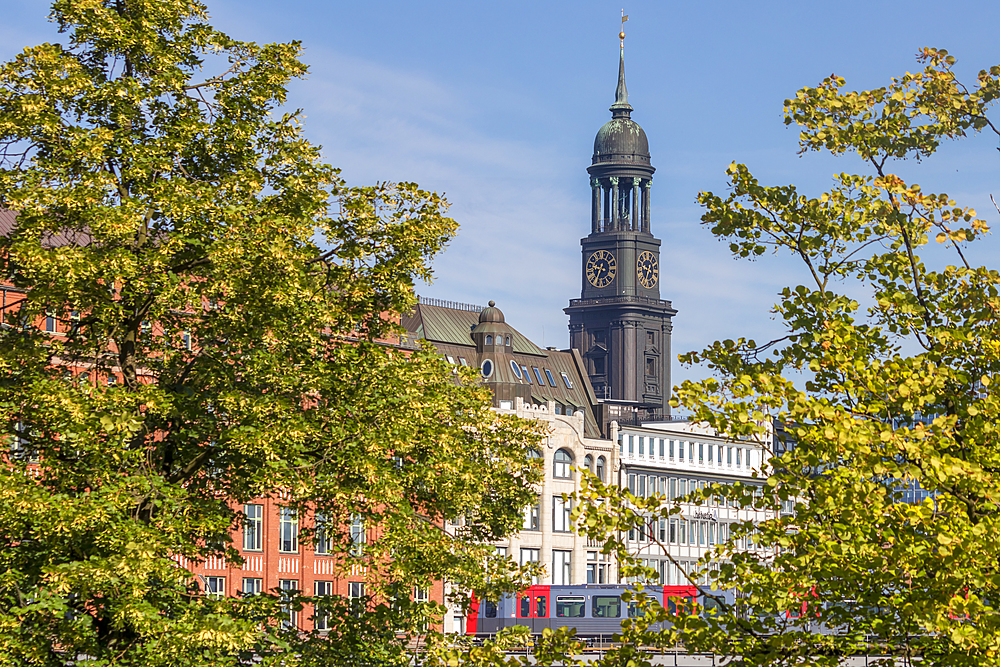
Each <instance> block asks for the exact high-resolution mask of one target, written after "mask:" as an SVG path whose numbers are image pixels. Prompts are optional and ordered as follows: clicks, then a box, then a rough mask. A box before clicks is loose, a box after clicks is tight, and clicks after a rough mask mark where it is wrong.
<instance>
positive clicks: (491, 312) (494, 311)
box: [479, 301, 504, 324]
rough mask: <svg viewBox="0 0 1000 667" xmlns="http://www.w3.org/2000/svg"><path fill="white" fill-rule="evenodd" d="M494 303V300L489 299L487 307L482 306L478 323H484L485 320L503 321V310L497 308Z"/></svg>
mask: <svg viewBox="0 0 1000 667" xmlns="http://www.w3.org/2000/svg"><path fill="white" fill-rule="evenodd" d="M496 305H497V302H496V301H490V303H489V307H487V308H483V312H481V313H479V323H480V324H484V323H486V322H496V323H500V324H502V323H503V321H504V319H503V311H502V310H500V309H499V308H497V307H496Z"/></svg>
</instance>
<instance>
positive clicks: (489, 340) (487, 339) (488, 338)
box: [486, 334, 493, 345]
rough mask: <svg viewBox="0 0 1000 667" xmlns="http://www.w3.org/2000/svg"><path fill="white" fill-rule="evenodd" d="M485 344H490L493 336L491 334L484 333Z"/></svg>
mask: <svg viewBox="0 0 1000 667" xmlns="http://www.w3.org/2000/svg"><path fill="white" fill-rule="evenodd" d="M486 344H487V345H492V344H493V336H491V335H489V334H487V335H486Z"/></svg>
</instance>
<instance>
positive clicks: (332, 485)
mask: <svg viewBox="0 0 1000 667" xmlns="http://www.w3.org/2000/svg"><path fill="white" fill-rule="evenodd" d="M51 19H52V20H53V21H55V22H56V23H57V24H58V26H59V28H60V31H61V32H62V33H64V34H65V36H66V39H65V41H64V43H63V44H42V45H39V46H34V47H30V48H26V49H25V50H24V51H23V52H22V53H21V54H20V55H18V56H17V57H16V58H14V59H13V60H12V61H10V62H8V63H5V64H3V65H0V208H2V209H7V210H9V211H13V212H16V215H17V218H16V226H15V227H14V228H13V230H12V231H11V232H10V233H9V234H8V235H6V236H5V237H4V238H2V239H0V261H2V263H3V267H4V271H5V276H6V277H7V280H8V284H9V285H12V286H13V288H14V289H12V290H10V291H8V292H5V300H4V308H5V313H4V316H5V320H4V325H3V328H2V330H0V423H2V425H3V431H4V432H5V433H6V435H7V437H8V438H9V439H10V442H11V443H12V448H13V449H12V454H13V455H12V456H11V457H10V459H9V461H7V462H6V463H5V464H4V465H0V661H2V662H4V663H11V664H39V665H43V664H45V665H49V664H51V665H55V664H64V663H65V662H66V661H68V660H71V659H73V658H74V657H75V656H77V655H85V656H90V657H91V658H92V659H93V660H95V661H96V662H95V663H93V664H112V663H113V664H116V665H118V664H121V665H132V664H135V665H175V664H177V665H180V664H183V665H197V664H212V665H217V664H231V663H234V662H236V661H237V660H239V659H240V656H243V657H246V656H250V655H252V656H254V657H255V658H256V659H258V660H263V661H265V662H269V661H272V660H274V661H278V662H280V663H281V664H282V665H291V664H296V663H303V664H313V663H323V664H327V663H328V662H329V661H331V660H333V661H338V662H342V663H351V664H366V661H376V660H379V661H383V662H382V664H386V663H387V662H391V661H392V660H394V659H397V658H398V657H399V652H400V650H401V646H402V643H401V641H400V640H397V633H396V631H395V630H396V629H399V630H402V631H407V630H409V631H414V630H416V629H418V628H419V626H420V624H421V619H422V618H425V617H426V616H427V614H428V613H429V612H433V611H436V608H434V606H433V604H428V605H424V607H425V608H424V609H423V611H421V610H419V609H414V608H413V607H412V605H410V602H409V601H408V597H409V596H408V595H407V594H403V595H401V596H400V595H397V593H399V591H407V590H409V591H412V590H413V586H414V585H426V584H427V583H428V582H430V581H431V580H439V579H443V578H444V579H448V580H449V581H452V582H456V584H458V585H459V586H460V587H461V588H463V589H465V590H478V589H481V588H484V587H488V586H503V585H505V584H507V585H510V581H511V578H512V577H514V576H515V575H517V572H516V568H513V570H508V568H507V567H506V565H504V564H502V563H500V562H497V561H494V560H492V559H493V558H494V557H493V555H492V552H493V549H492V547H487V546H485V545H484V542H486V541H488V540H490V539H493V538H496V537H498V536H501V535H504V534H507V533H508V532H510V531H511V530H512V529H513V528H514V527H515V526H516V525H517V522H518V516H519V511H520V509H521V508H522V507H523V506H524V505H526V504H527V503H528V500H529V498H531V497H532V496H533V493H534V492H533V491H532V490H531V485H532V483H533V482H535V481H536V480H537V479H538V474H539V473H538V470H537V469H536V467H535V466H534V464H533V463H532V462H531V461H530V459H529V458H528V456H527V452H528V450H529V449H530V448H531V447H532V446H534V445H535V444H537V442H538V440H539V437H540V436H539V433H538V430H537V427H535V426H533V425H532V424H529V423H527V422H523V421H519V420H516V419H513V418H506V417H500V416H498V415H496V414H495V413H493V412H492V411H490V410H489V404H490V399H489V394H488V391H487V390H485V389H484V388H482V387H480V386H478V385H477V384H476V383H475V382H474V379H473V377H472V374H470V373H468V372H464V371H462V370H459V371H456V370H455V369H454V368H453V367H450V366H449V365H448V364H446V363H445V362H443V361H442V360H441V359H440V358H438V357H437V356H436V355H435V354H432V353H431V352H430V351H429V350H425V349H421V348H419V347H417V348H415V349H411V350H403V349H401V347H400V346H399V345H397V343H398V342H399V340H400V339H399V334H400V330H399V328H398V326H397V325H396V324H395V322H396V321H397V319H396V318H398V314H399V313H402V312H406V311H407V310H408V309H409V308H410V307H412V305H413V299H414V295H413V285H414V281H415V280H417V279H424V280H426V279H429V278H430V276H431V270H430V260H431V259H432V257H433V256H434V255H435V254H436V253H437V252H438V251H439V250H441V248H442V247H443V246H444V244H445V243H446V242H447V241H448V239H449V238H451V237H452V235H453V234H454V233H455V229H456V223H455V222H454V221H453V220H451V219H450V218H448V217H446V215H445V210H446V207H447V204H446V202H445V201H444V200H443V199H442V198H441V197H440V196H438V195H437V194H434V193H432V192H427V191H424V190H421V189H419V187H418V186H417V185H415V184H412V183H398V184H390V183H381V184H377V185H374V186H369V187H351V186H348V185H347V184H346V182H345V181H344V180H343V179H342V178H341V176H340V175H339V172H338V170H336V169H334V168H332V167H330V166H329V165H327V164H325V163H324V162H323V160H322V158H321V155H320V151H319V148H318V147H316V146H314V145H312V144H310V143H309V142H308V141H307V140H306V139H305V138H304V136H303V132H302V118H301V114H300V113H299V112H298V111H293V110H288V109H286V103H287V99H286V86H287V85H288V83H289V82H290V81H291V80H292V79H294V78H301V77H304V76H305V75H306V66H305V65H304V64H303V63H302V62H300V60H299V59H298V58H299V53H300V50H301V47H300V45H299V44H298V43H289V44H266V45H260V44H255V43H251V42H242V41H238V40H236V39H233V38H231V37H229V36H227V35H225V34H223V33H221V32H219V31H218V30H216V29H214V28H212V27H211V26H210V25H209V24H208V23H207V13H206V8H205V7H204V6H203V5H202V4H200V3H198V2H195V1H193V0H85V1H80V0H72V1H69V0H59V1H57V2H55V3H54V4H53V6H52V14H51ZM39 322H44V323H46V324H45V325H41V326H40V325H39V324H38V323H39ZM50 323H51V327H50V326H49V325H50ZM48 328H51V329H53V330H54V332H53V331H47V330H46V329H48ZM260 496H271V497H274V498H277V499H279V500H280V501H281V502H282V503H283V504H284V505H286V506H287V507H289V508H290V509H292V510H294V511H297V512H298V513H299V515H300V516H310V517H311V516H314V515H318V516H321V517H322V518H323V520H324V521H325V524H324V525H325V532H326V535H325V538H326V539H327V540H328V541H329V542H330V548H331V550H332V551H333V552H334V553H337V554H339V555H340V557H341V559H342V562H344V563H345V564H347V566H349V565H350V564H351V563H354V564H361V565H364V566H365V567H366V568H367V572H368V575H367V576H368V580H369V582H370V586H369V588H368V589H367V590H368V591H369V592H371V594H372V600H371V604H370V606H369V611H368V613H361V614H357V613H347V610H346V607H344V606H343V603H344V601H342V600H328V601H326V603H325V604H326V605H327V608H328V609H330V610H331V611H332V613H331V614H330V618H331V623H332V626H333V627H332V630H331V635H332V636H333V637H338V638H339V639H338V640H337V641H325V640H324V641H317V637H316V636H314V635H313V634H310V633H304V634H303V633H298V632H296V631H294V630H285V629H283V628H282V627H281V625H280V624H279V623H277V619H278V618H279V617H280V615H281V613H282V609H281V605H282V604H285V605H288V604H291V605H293V606H294V605H297V604H299V601H297V600H292V601H288V600H279V599H278V598H277V597H275V596H273V595H272V596H266V595H265V596H260V597H255V598H246V599H211V598H208V597H206V596H205V595H203V594H202V591H200V590H198V587H197V586H196V585H195V583H196V582H193V581H192V576H191V574H190V573H189V572H188V571H186V570H185V569H183V568H182V567H179V566H178V559H179V558H185V559H189V560H190V561H194V562H198V561H202V560H204V559H206V558H209V557H213V556H215V557H218V556H225V557H227V558H228V559H229V560H230V561H234V562H239V554H238V553H237V552H236V551H235V550H234V549H233V546H232V544H231V542H230V538H229V536H230V534H231V532H232V531H234V530H238V529H239V528H240V526H241V522H242V520H243V517H242V513H241V504H242V503H244V502H247V501H249V500H251V499H253V498H256V497H260ZM457 517H463V518H466V519H467V520H466V521H464V526H465V527H464V528H463V529H462V530H461V531H460V532H459V533H458V534H455V533H454V532H453V531H452V532H450V533H449V532H446V531H445V530H443V525H444V522H445V521H446V520H449V519H455V518H457ZM352 520H361V521H363V522H364V525H365V526H366V527H367V529H368V530H369V531H371V532H372V534H373V535H376V536H377V539H374V540H371V541H370V543H369V544H366V546H365V549H364V551H363V553H358V552H357V551H356V550H354V551H352V549H351V546H352V543H351V536H350V532H349V525H350V523H351V521H352ZM305 537H306V539H308V537H309V535H308V534H306V535H305ZM484 563H489V564H490V565H489V566H488V567H484ZM487 578H488V580H487ZM354 611H355V612H356V611H357V610H354ZM286 617H287V612H286ZM402 641H405V639H404V640H402ZM88 664H90V663H88Z"/></svg>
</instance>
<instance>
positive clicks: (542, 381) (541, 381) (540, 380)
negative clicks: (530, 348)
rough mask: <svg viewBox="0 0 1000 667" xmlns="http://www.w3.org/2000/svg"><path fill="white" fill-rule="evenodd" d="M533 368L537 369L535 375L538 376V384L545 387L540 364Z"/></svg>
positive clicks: (532, 368)
mask: <svg viewBox="0 0 1000 667" xmlns="http://www.w3.org/2000/svg"><path fill="white" fill-rule="evenodd" d="M531 370H533V371H535V377H536V378H538V386H539V387H544V386H545V380H543V379H542V372H541V371H540V370H538V366H532V367H531Z"/></svg>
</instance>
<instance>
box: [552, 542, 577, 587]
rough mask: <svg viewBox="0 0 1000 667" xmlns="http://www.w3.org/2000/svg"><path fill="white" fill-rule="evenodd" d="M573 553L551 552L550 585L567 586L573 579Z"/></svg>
mask: <svg viewBox="0 0 1000 667" xmlns="http://www.w3.org/2000/svg"><path fill="white" fill-rule="evenodd" d="M572 559H573V552H572V551H558V550H556V549H553V550H552V585H553V586H569V585H570V584H572V583H573V582H572V577H573V560H572Z"/></svg>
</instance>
